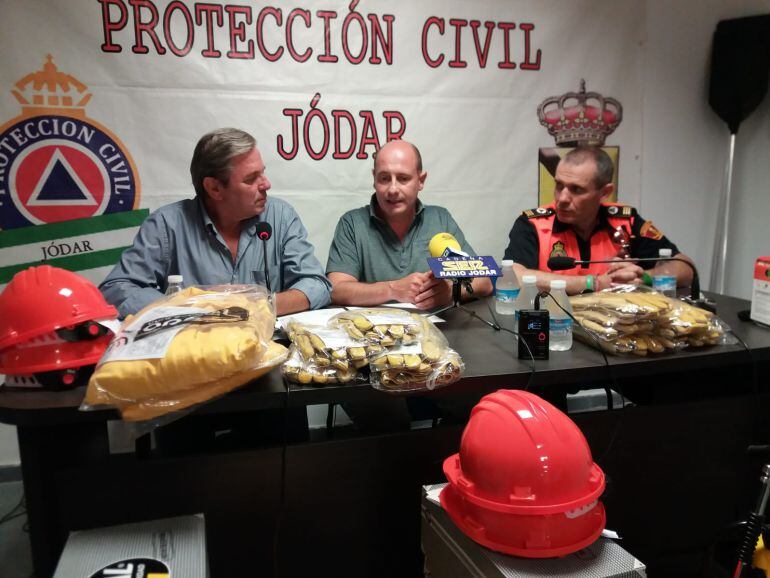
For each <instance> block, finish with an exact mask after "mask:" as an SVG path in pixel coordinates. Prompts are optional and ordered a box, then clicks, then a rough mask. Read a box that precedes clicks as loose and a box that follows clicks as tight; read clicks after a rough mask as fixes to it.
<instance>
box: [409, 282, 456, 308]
mask: <svg viewBox="0 0 770 578" xmlns="http://www.w3.org/2000/svg"><path fill="white" fill-rule="evenodd" d="M427 275H428V280H427V281H426V282H425V285H424V286H423V290H422V291H421V292H420V294H419V295H417V297H416V298H415V300H414V301H413V303H414V304H415V305H416V306H417V308H418V309H423V310H426V309H433V308H435V307H441V306H443V305H448V304H449V302H450V301H452V282H451V281H446V280H444V279H436V278H435V277H434V276H433V273H427Z"/></svg>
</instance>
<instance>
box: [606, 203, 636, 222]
mask: <svg viewBox="0 0 770 578" xmlns="http://www.w3.org/2000/svg"><path fill="white" fill-rule="evenodd" d="M602 207H603V210H604V214H605V215H607V216H608V217H616V218H618V217H619V218H626V219H630V218H631V217H633V216H634V213H635V212H636V209H634V208H633V207H632V206H630V205H602Z"/></svg>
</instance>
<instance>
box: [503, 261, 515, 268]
mask: <svg viewBox="0 0 770 578" xmlns="http://www.w3.org/2000/svg"><path fill="white" fill-rule="evenodd" d="M503 267H513V259H503Z"/></svg>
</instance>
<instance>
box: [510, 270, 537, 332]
mask: <svg viewBox="0 0 770 578" xmlns="http://www.w3.org/2000/svg"><path fill="white" fill-rule="evenodd" d="M537 293H538V291H537V277H535V276H534V275H524V276H523V277H522V278H521V291H519V298H518V299H516V302H515V303H514V304H513V307H514V309H515V310H516V324H517V325H518V323H519V311H521V310H522V309H532V308H534V307H535V297H537Z"/></svg>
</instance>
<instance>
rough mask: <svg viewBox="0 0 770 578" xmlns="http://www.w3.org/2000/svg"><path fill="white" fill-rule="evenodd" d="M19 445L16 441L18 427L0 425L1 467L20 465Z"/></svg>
mask: <svg viewBox="0 0 770 578" xmlns="http://www.w3.org/2000/svg"><path fill="white" fill-rule="evenodd" d="M18 463H19V444H18V442H17V439H16V427H15V426H10V425H5V424H0V467H2V466H9V465H18Z"/></svg>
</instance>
